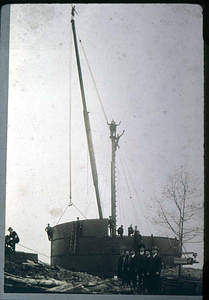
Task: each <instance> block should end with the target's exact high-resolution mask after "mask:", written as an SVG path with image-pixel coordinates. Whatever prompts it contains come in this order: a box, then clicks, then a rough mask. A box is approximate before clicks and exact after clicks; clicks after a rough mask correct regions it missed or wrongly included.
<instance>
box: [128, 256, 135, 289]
mask: <svg viewBox="0 0 209 300" xmlns="http://www.w3.org/2000/svg"><path fill="white" fill-rule="evenodd" d="M136 276H137V272H136V254H135V251H134V250H131V251H130V257H129V278H130V284H131V282H132V283H133V288H134V290H135V289H136Z"/></svg>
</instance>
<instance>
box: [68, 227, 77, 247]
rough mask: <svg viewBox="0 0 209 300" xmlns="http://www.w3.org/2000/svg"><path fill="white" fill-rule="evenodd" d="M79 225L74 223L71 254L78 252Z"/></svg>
mask: <svg viewBox="0 0 209 300" xmlns="http://www.w3.org/2000/svg"><path fill="white" fill-rule="evenodd" d="M76 225H77V224H75V222H73V226H72V230H71V236H70V253H75V251H76V243H77V226H76Z"/></svg>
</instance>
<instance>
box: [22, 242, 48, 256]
mask: <svg viewBox="0 0 209 300" xmlns="http://www.w3.org/2000/svg"><path fill="white" fill-rule="evenodd" d="M18 246H21V247H23V248H26V249H28V250H31V251H33V252H36V253H38V254H40V255H43V256H46V257H48V258H50V257H49V256H48V255H45V254H43V253H40V252H38V251H36V250H33V249H31V248H28V247H26V246H23V245H21V244H18Z"/></svg>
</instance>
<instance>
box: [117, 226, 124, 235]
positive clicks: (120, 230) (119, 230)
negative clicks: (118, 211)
mask: <svg viewBox="0 0 209 300" xmlns="http://www.w3.org/2000/svg"><path fill="white" fill-rule="evenodd" d="M117 232H118V235H119V236H121V237H123V225H121V226H120V227H119V228H118V230H117Z"/></svg>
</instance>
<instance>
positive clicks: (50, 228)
mask: <svg viewBox="0 0 209 300" xmlns="http://www.w3.org/2000/svg"><path fill="white" fill-rule="evenodd" d="M45 231H46V233H47V235H48V239H49V241H51V240H52V238H53V228H52V227H51V226H50V225H49V223H48V224H47V226H46V228H45Z"/></svg>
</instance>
